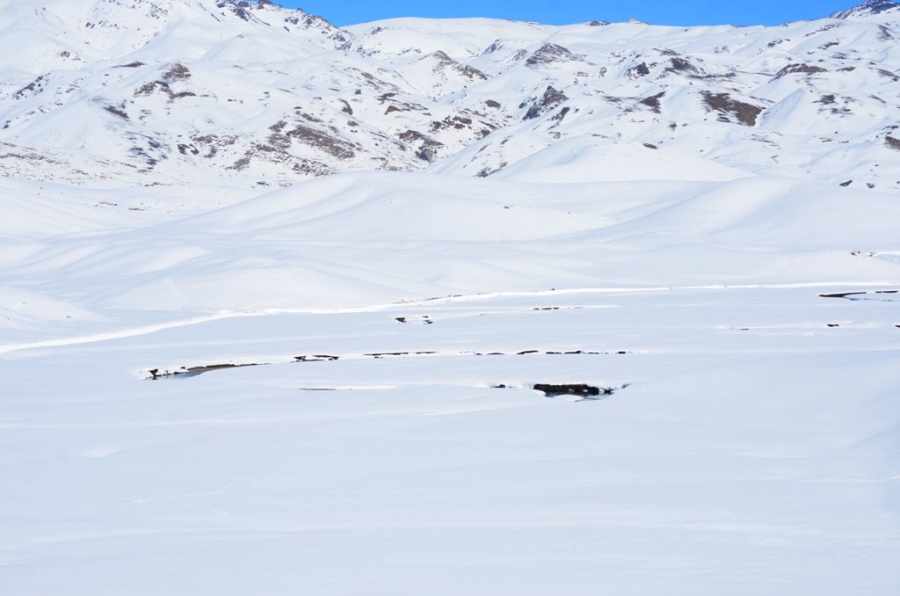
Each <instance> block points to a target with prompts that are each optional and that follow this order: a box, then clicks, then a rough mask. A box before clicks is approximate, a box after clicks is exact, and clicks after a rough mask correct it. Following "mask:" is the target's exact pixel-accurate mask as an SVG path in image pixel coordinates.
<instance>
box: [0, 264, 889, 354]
mask: <svg viewBox="0 0 900 596" xmlns="http://www.w3.org/2000/svg"><path fill="white" fill-rule="evenodd" d="M897 284H898V282H896V281H890V282H883V281H882V282H877V281H875V282H860V281H831V282H806V283H785V284H739V285H728V284H709V285H696V286H652V287H643V288H641V287H611V288H569V289H559V290H557V289H555V288H554V289H549V290H534V291H510V292H487V293H476V294H456V295H451V296H441V297H434V298H424V299H420V300H409V301H398V302H390V303H385V304H375V305H369V306H351V307H345V308H331V309H324V308H298V309H265V310H258V311H230V310H222V311H218V312H216V313H213V314H209V315H201V316H197V317H191V318H189V319H181V320H177V321H170V322H168V323H158V324H155V325H145V326H141V327H133V328H130V329H121V330H119V331H109V332H104V333H95V334H90V335H82V336H76V337H65V338H59V339H51V340H44V341H36V342H26V343H18V344H7V345H0V355H4V354H9V353H12V352H19V351H24V350H34V349H39V348H55V347H65V346H73V345H79V344H86V343H96V342H102V341H110V340H115V339H125V338H129V337H137V336H141V335H149V334H151V333H157V332H159V331H165V330H167V329H175V328H179V327H190V326H192V325H200V324H203V323H208V322H211V321H219V320H222V319H230V318H239V317H267V316H275V315H293V314H321V315H336V314H355V313H374V312H383V311H387V310H391V309H397V308H408V307H416V306H431V305H434V304H451V303H459V302H475V301H483V300H493V299H498V298H524V297H544V296H564V295H575V294H646V293H658V292H690V291H700V290H753V289H800V288H823V287H835V286H843V287H854V288H856V287H871V286H896V285H897Z"/></svg>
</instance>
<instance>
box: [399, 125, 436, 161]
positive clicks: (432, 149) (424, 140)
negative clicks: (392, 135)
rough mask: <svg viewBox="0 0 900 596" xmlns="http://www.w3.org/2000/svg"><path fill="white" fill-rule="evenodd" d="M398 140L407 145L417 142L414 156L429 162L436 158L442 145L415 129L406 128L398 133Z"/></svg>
mask: <svg viewBox="0 0 900 596" xmlns="http://www.w3.org/2000/svg"><path fill="white" fill-rule="evenodd" d="M399 137H400V140H401V141H403V142H404V143H407V144H409V145H413V144H418V147H417V148H416V157H418V158H419V159H421V160H424V161H427V162H429V163H431V162H433V161H434V160H435V159H436V158H437V152H438V150H439V149H440V148H441V147H443V146H444V144H443V143H440V142H438V141H435V140H434V139H432V138H431V137H428V136H426V135H424V134H422V133H420V132H419V131H417V130H407V131H406V132H403V133H400V135H399Z"/></svg>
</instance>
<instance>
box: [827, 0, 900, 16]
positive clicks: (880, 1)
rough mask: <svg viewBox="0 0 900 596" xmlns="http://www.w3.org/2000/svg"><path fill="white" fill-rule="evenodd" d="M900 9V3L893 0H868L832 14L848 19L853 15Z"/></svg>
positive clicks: (868, 14) (869, 14)
mask: <svg viewBox="0 0 900 596" xmlns="http://www.w3.org/2000/svg"><path fill="white" fill-rule="evenodd" d="M897 9H900V4H897V3H896V2H893V1H892V0H866V2H863V3H862V4H860V5H859V6H855V7H853V8H851V9H849V10H842V11H840V12H836V13H834V14H832V15H831V18H833V19H847V18H852V17H866V16H872V15H876V14H882V13H885V12H893V11H896V10H897Z"/></svg>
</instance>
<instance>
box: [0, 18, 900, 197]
mask: <svg viewBox="0 0 900 596" xmlns="http://www.w3.org/2000/svg"><path fill="white" fill-rule="evenodd" d="M894 8H896V5H894V4H893V3H890V2H885V1H881V0H879V1H878V2H869V3H867V4H865V5H862V6H861V7H858V8H857V9H854V10H851V11H847V12H845V13H838V14H836V15H833V18H828V19H822V20H817V21H804V22H798V23H790V24H787V25H785V26H783V27H768V28H767V27H748V28H736V27H695V28H673V27H658V26H651V25H646V24H643V23H638V22H629V23H618V24H603V23H595V22H592V23H585V24H577V25H570V26H565V27H551V26H545V25H539V24H534V23H517V22H509V21H499V20H487V19H462V20H442V21H429V20H425V19H394V20H389V21H383V22H377V23H367V24H363V25H357V26H353V27H349V28H347V29H346V30H341V29H338V28H336V27H333V26H331V25H330V24H329V23H327V21H324V20H323V19H321V18H318V17H313V16H310V15H308V14H306V13H304V12H302V11H299V10H289V9H285V8H282V7H279V6H277V5H275V4H272V3H270V2H268V1H263V2H258V3H257V2H231V1H228V0H54V1H49V2H43V1H38V0H15V1H12V0H7V1H5V2H3V3H0V32H2V37H0V39H2V42H3V43H4V44H6V47H7V48H8V49H4V51H3V52H2V54H0V56H2V57H0V71H2V72H4V77H3V83H2V85H0V110H2V113H3V114H4V121H3V122H2V123H0V127H2V128H0V142H2V143H5V145H4V147H5V148H6V149H5V150H4V151H3V154H2V156H0V168H2V171H3V172H4V173H5V174H6V175H7V176H17V177H26V178H32V179H41V180H44V179H47V178H52V179H56V180H59V181H70V182H76V183H86V182H89V180H86V178H90V177H91V176H87V177H86V176H85V175H84V174H83V172H85V171H94V172H96V171H100V170H102V171H103V173H104V174H103V175H104V177H105V178H106V180H107V182H106V183H107V184H119V185H132V184H153V183H172V182H177V181H195V180H198V179H202V180H206V181H210V182H212V181H215V180H222V179H225V180H233V181H234V183H236V184H238V183H239V184H242V185H244V186H248V185H249V186H252V185H256V184H287V183H290V182H293V181H296V180H301V179H305V178H309V177H313V176H319V175H323V174H329V173H334V172H344V171H353V170H372V169H384V170H416V169H423V168H429V167H431V168H434V169H435V171H439V172H444V173H454V174H462V175H469V176H477V175H480V176H487V175H491V174H492V173H494V172H497V171H500V170H503V169H505V168H506V167H509V166H510V165H512V164H514V163H515V162H517V161H520V160H522V159H524V158H525V157H528V156H530V155H532V154H534V153H537V152H538V151H541V150H542V149H544V148H546V147H549V146H551V145H553V144H554V143H556V142H557V141H559V140H562V139H566V138H571V137H576V136H584V137H590V138H592V139H594V140H595V142H596V143H598V144H599V145H603V146H605V147H606V148H607V149H604V150H607V151H615V147H616V144H617V143H637V144H644V143H646V144H649V145H653V146H656V147H658V148H659V149H660V150H661V151H665V152H673V151H674V152H677V153H680V154H682V155H685V156H692V157H694V158H697V159H704V160H710V161H713V162H716V163H718V164H721V165H725V166H729V167H733V168H737V169H740V170H743V171H744V172H747V173H749V174H765V175H777V176H789V177H795V178H800V179H807V180H820V181H821V180H825V181H828V182H830V183H833V184H839V183H847V182H849V183H850V184H851V185H856V186H862V187H866V186H867V185H868V186H870V187H871V188H873V189H875V190H879V191H888V192H896V191H898V190H900V171H898V168H897V166H896V164H897V162H898V159H897V157H898V151H900V133H898V132H896V128H897V126H900V124H898V122H897V118H896V113H897V110H898V109H900V102H898V93H897V91H896V87H897V84H898V83H897V82H898V80H900V56H898V51H897V41H896V40H897V38H898V36H900V12H898V11H896V10H894ZM664 159H667V158H664ZM46 160H50V163H52V164H53V167H52V168H48V167H46V165H47V163H46ZM85 160H87V161H89V162H91V163H93V164H94V165H93V166H85V165H84V162H85ZM48 170H49V171H48ZM93 177H94V178H98V177H99V175H98V174H96V173H94V174H93Z"/></svg>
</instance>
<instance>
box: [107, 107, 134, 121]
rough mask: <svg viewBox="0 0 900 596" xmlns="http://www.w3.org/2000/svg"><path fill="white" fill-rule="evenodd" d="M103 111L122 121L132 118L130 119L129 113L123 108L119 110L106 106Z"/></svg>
mask: <svg viewBox="0 0 900 596" xmlns="http://www.w3.org/2000/svg"><path fill="white" fill-rule="evenodd" d="M103 109H104V110H106V111H107V112H109V113H110V114H113V115H115V116H118V117H119V118H121V119H122V120H130V118H129V117H128V113H127V112H126V111H125V110H123V109H122V108H117V107H116V106H104V107H103Z"/></svg>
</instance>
